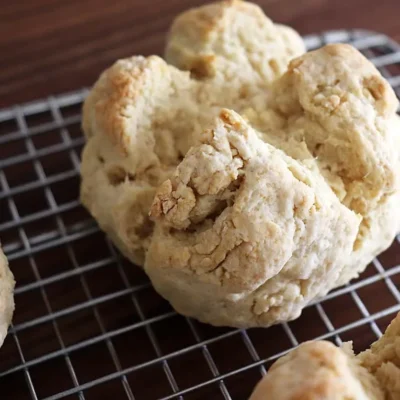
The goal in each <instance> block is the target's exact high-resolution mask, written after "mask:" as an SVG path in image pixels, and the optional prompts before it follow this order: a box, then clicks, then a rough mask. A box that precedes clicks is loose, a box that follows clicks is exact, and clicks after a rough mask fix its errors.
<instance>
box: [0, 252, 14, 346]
mask: <svg viewBox="0 0 400 400" xmlns="http://www.w3.org/2000/svg"><path fill="white" fill-rule="evenodd" d="M14 286H15V281H14V276H13V274H12V272H11V271H10V268H9V266H8V261H7V258H6V256H5V255H4V253H3V251H2V249H1V246H0V347H1V346H2V345H3V342H4V339H5V337H6V336H7V330H8V327H9V326H10V324H11V320H12V316H13V313H14Z"/></svg>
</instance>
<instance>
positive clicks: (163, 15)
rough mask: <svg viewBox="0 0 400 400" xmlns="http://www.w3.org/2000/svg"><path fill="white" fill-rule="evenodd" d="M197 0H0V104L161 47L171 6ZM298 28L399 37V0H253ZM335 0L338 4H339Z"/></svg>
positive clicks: (81, 82) (80, 83)
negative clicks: (352, 30)
mask: <svg viewBox="0 0 400 400" xmlns="http://www.w3.org/2000/svg"><path fill="white" fill-rule="evenodd" d="M202 3H204V1H201V0H147V1H145V0H114V1H110V0H84V1H79V0H72V1H62V0H35V1H28V0H16V1H8V2H6V1H4V2H2V6H1V7H0V54H1V57H0V107H4V106H9V105H12V104H15V103H21V102H25V101H29V100H33V99H36V98H40V97H45V96H48V95H50V94H57V93H62V92H65V91H72V90H75V89H79V88H81V87H85V86H90V85H91V84H92V83H93V82H94V81H95V80H96V78H97V76H98V74H99V73H100V72H101V71H102V70H103V69H104V68H105V67H107V66H108V65H110V64H111V63H112V62H113V61H114V60H116V59H117V58H121V57H126V56H130V55H132V54H144V55H149V54H152V53H155V54H161V53H162V48H163V43H164V38H165V33H166V31H167V30H168V26H169V25H170V23H171V21H172V19H173V18H174V16H175V15H177V14H178V13H179V12H181V11H183V10H185V9H187V8H189V7H191V6H197V5H200V4H202ZM257 3H259V4H260V5H261V6H262V7H263V8H264V10H265V12H266V13H267V15H269V16H270V17H271V18H272V19H273V20H275V21H278V22H281V23H285V24H289V25H291V26H292V27H293V28H295V29H297V30H298V31H299V32H300V33H301V34H303V35H304V34H308V33H315V32H320V31H322V30H327V29H338V28H365V29H370V30H375V31H380V32H383V33H386V34H388V35H390V36H391V37H393V38H395V39H397V40H400V23H399V22H398V17H399V11H400V1H399V0H381V1H373V0H370V1H369V0H347V1H344V0H337V1H332V0H258V1H257ZM339 4H341V5H339Z"/></svg>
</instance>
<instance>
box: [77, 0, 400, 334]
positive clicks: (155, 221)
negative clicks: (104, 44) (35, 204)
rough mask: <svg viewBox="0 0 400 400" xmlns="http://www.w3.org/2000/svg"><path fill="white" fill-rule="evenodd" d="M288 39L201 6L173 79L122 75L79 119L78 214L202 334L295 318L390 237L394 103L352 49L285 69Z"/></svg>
mask: <svg viewBox="0 0 400 400" xmlns="http://www.w3.org/2000/svg"><path fill="white" fill-rule="evenodd" d="M244 33H247V34H244ZM196 38H197V39H196ZM297 39H298V37H297V36H296V35H295V34H294V33H293V32H291V31H290V30H289V29H288V28H282V27H277V26H274V25H273V24H272V23H271V22H270V21H269V20H268V19H267V17H265V15H264V14H263V13H262V12H261V10H260V9H259V8H258V7H257V6H254V5H251V4H248V3H243V2H239V1H231V2H221V3H216V4H214V5H209V6H204V7H202V8H200V9H197V10H196V9H195V10H192V11H189V12H188V13H186V14H183V15H182V16H181V17H178V19H177V21H176V23H175V24H174V26H173V28H172V29H171V33H170V36H169V43H170V45H167V51H166V54H167V57H168V59H169V60H170V62H172V63H174V64H175V65H176V66H172V65H170V64H168V63H167V62H166V61H164V60H163V59H161V58H159V57H157V56H150V57H141V56H135V57H131V58H128V59H124V60H119V61H117V62H116V63H115V64H114V65H113V66H112V67H111V68H109V69H108V70H106V71H105V72H104V73H103V74H102V75H101V76H100V78H99V80H98V81H97V83H96V84H95V86H94V88H93V89H92V90H91V92H90V93H89V95H88V97H87V99H86V101H85V104H84V108H83V130H84V132H85V136H86V139H87V143H86V145H85V148H84V151H83V154H82V167H81V176H82V183H81V200H82V202H83V204H84V205H85V206H86V208H87V209H88V210H89V211H90V213H91V214H92V215H93V217H94V218H95V219H96V220H97V221H98V223H99V225H100V227H101V228H102V229H103V230H104V231H105V232H106V233H107V234H108V235H109V236H110V238H111V239H112V240H113V242H114V243H115V244H116V246H118V248H119V249H120V250H121V251H122V252H123V254H124V255H125V256H126V257H128V258H129V259H130V260H131V261H132V262H134V263H135V264H138V265H141V266H145V269H146V271H147V272H148V274H149V276H150V278H151V279H152V281H153V283H154V285H155V287H156V289H157V290H158V291H159V292H160V293H161V294H162V295H163V296H164V297H165V298H166V299H167V300H169V301H170V302H171V303H172V304H173V306H174V307H175V308H176V309H177V310H178V311H180V312H182V313H184V314H187V315H190V316H193V317H196V318H198V319H201V320H202V321H205V322H210V323H213V324H215V325H231V326H240V327H250V326H268V325H271V324H274V323H277V322H280V321H286V320H290V319H293V318H296V317H297V316H298V315H299V314H300V312H301V310H302V308H303V307H304V306H305V305H306V304H307V303H308V302H309V301H312V300H314V299H315V298H317V297H319V296H322V295H324V294H326V293H327V292H328V291H329V290H331V289H332V288H334V287H336V286H338V285H342V284H345V283H347V282H348V281H349V280H350V279H352V278H353V277H355V276H357V275H358V274H359V273H360V272H361V271H362V270H364V268H365V267H366V265H368V263H369V262H370V261H371V260H372V259H373V257H375V256H376V255H377V254H379V252H381V251H383V250H385V249H386V248H387V247H388V246H389V245H390V243H391V242H392V240H393V238H394V237H395V234H396V232H398V230H399V227H400V208H399V207H398V204H399V202H400V191H399V175H400V167H399V162H400V155H399V150H400V149H399V139H398V136H399V130H398V126H399V124H398V121H399V120H398V118H397V117H396V115H395V110H396V108H397V106H398V102H397V100H396V97H395V95H394V92H393V90H392V89H391V88H390V86H389V85H388V83H387V82H386V81H385V80H384V78H383V77H382V76H381V75H380V73H379V72H378V71H377V70H376V68H375V67H374V66H373V65H372V64H371V63H370V62H369V61H368V60H366V59H365V57H363V56H362V55H361V54H360V53H359V52H358V51H357V50H356V49H354V48H352V47H351V46H347V45H340V44H338V45H329V46H325V47H324V48H322V49H319V50H317V51H314V52H310V53H306V54H304V55H302V56H300V57H298V58H296V59H294V60H292V61H291V62H289V58H290V57H291V56H292V55H294V54H295V53H296V52H298V53H301V52H302V49H300V47H301V45H299V44H298V43H299V42H298V40H297ZM196 40H197V42H196ZM296 40H297V41H296ZM262 41H263V42H262ZM256 42H257V43H256ZM284 43H286V44H284ZM295 43H297V44H295ZM168 46H169V47H168ZM185 46H187V48H186V50H185ZM193 49H197V50H195V53H193V51H192V50H193ZM196 54H197V55H199V58H198V59H196V60H195V61H193V57H197V56H196ZM205 55H207V57H205ZM199 60H200V61H199ZM271 60H272V61H273V60H275V61H276V62H278V61H277V60H280V61H279V63H278V64H279V68H277V69H274V65H275V62H272V61H271ZM270 61H271V62H270ZM192 62H194V64H193V65H194V66H195V68H194V69H193V68H192V67H193V65H192ZM288 62H289V65H288V67H287V71H286V72H284V67H283V66H286V65H287V64H288ZM202 63H203V64H202ZM204 63H206V65H204ZM198 65H202V67H201V68H200V70H201V71H202V72H201V74H200V75H201V76H200V75H199V73H198V72H199V69H198V68H197V67H198ZM177 67H180V68H185V69H188V71H182V70H180V69H178V68H177ZM190 69H192V71H190ZM283 72H284V73H283ZM282 73H283V75H282V76H281V74H282ZM221 109H224V111H223V112H222V114H221ZM215 121H217V122H215ZM210 128H211V130H210ZM204 132H207V134H206V135H205V136H204ZM210 132H214V133H210ZM219 143H222V144H223V146H222V144H221V146H222V147H221V146H220V145H219ZM236 143H240V144H241V148H240V149H238V148H236V147H235V146H236ZM204 146H205V147H204ZM205 148H207V149H208V150H210V149H212V151H211V150H210V151H211V153H209V154H208V153H207V152H205V150H204V149H205ZM208 150H207V151H208ZM250 166H251V167H250ZM266 166H268V168H267V167H266ZM189 167H190V168H189ZM192 174H194V176H193V177H192ZM215 174H216V175H215ZM257 174H259V177H260V179H258V178H259V177H258V175H257ZM214 175H215V176H214ZM261 178H262V179H261ZM261 181H262V182H263V185H261V183H260V182H261ZM179 182H185V185H186V186H187V185H189V186H187V187H185V185H184V186H182V185H178V183H179ZM207 182H208V183H207ZM249 182H252V185H253V186H254V190H253V189H252V188H251V185H250V183H249ZM178 186H179V188H180V189H179V190H178V191H177V187H178ZM197 186H199V187H201V190H199V188H197ZM177 199H179V201H177ZM321 199H322V200H321ZM290 207H292V208H290ZM235 210H236V211H235ZM238 210H241V211H240V212H239V211H238ZM260 210H263V212H261V211H260ZM149 213H150V214H151V215H149ZM237 214H240V218H239V217H237V216H236V215H237ZM255 216H257V218H256V217H255ZM226 218H228V221H230V222H226V221H225V220H226ZM232 218H233V219H232ZM238 218H239V219H238ZM231 220H232V221H233V222H231ZM224 221H225V222H224ZM238 221H239V222H240V224H238V223H237V222H238ZM222 239H223V240H222ZM178 249H179V250H178Z"/></svg>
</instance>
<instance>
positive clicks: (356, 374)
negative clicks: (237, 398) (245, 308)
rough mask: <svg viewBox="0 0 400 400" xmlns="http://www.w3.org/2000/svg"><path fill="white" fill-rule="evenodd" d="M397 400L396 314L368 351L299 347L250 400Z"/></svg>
mask: <svg viewBox="0 0 400 400" xmlns="http://www.w3.org/2000/svg"><path fill="white" fill-rule="evenodd" d="M267 399H268V400H303V399H307V400H321V399H323V400H399V399H400V314H398V315H397V317H396V318H395V319H394V320H393V321H392V323H391V324H390V325H389V327H388V328H387V330H386V332H385V334H384V335H383V336H382V337H381V338H380V339H379V340H378V341H376V342H375V343H373V344H372V346H371V348H370V349H369V350H366V351H364V352H362V353H360V354H358V355H354V353H353V350H352V344H351V342H348V343H344V345H343V346H342V348H338V347H336V346H334V345H333V344H332V343H330V342H326V341H315V342H306V343H303V344H301V345H300V346H299V347H297V348H296V349H295V350H292V351H291V352H290V353H288V354H287V355H285V356H283V357H282V358H280V359H279V360H278V361H276V362H275V363H274V364H273V365H272V366H271V368H270V369H269V371H268V374H267V375H266V376H265V377H264V378H263V379H262V380H261V381H260V382H259V384H258V385H257V387H256V388H255V390H254V392H253V394H252V396H251V397H250V400H267Z"/></svg>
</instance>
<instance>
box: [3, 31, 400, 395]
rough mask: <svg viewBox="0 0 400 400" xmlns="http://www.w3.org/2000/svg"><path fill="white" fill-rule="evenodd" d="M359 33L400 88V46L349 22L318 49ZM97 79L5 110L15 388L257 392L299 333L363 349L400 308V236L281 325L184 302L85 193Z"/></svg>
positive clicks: (355, 40)
mask: <svg viewBox="0 0 400 400" xmlns="http://www.w3.org/2000/svg"><path fill="white" fill-rule="evenodd" d="M328 42H349V43H352V44H353V45H354V46H355V47H357V48H358V49H359V50H360V51H362V52H363V53H364V54H365V55H366V56H367V57H369V58H370V59H372V61H373V62H374V64H375V65H376V66H377V67H378V68H379V69H380V70H381V72H382V73H383V74H384V75H385V77H387V78H388V80H389V82H390V83H391V84H392V86H393V87H394V88H395V89H396V88H397V86H399V85H400V68H399V62H400V47H399V45H397V44H396V43H395V42H393V41H391V40H390V39H388V38H387V37H386V36H384V35H381V34H376V33H371V32H365V31H335V32H328V33H325V34H322V35H314V36H309V37H307V38H306V43H307V46H308V48H309V49H314V48H317V47H319V46H321V45H323V44H325V43H328ZM86 93H87V90H81V91H78V92H74V93H70V94H64V95H61V96H57V97H49V98H48V99H45V100H41V101H37V102H33V103H29V104H25V105H21V106H15V107H12V108H8V109H4V110H0V167H1V170H0V185H1V192H0V202H1V203H0V210H1V212H0V237H1V239H2V243H3V247H4V251H5V253H6V254H7V256H8V258H9V261H10V265H11V269H12V271H13V272H14V275H15V277H16V280H17V287H16V290H15V300H16V312H15V316H14V323H13V325H12V327H11V328H10V332H9V335H8V337H7V339H6V341H5V343H4V346H3V348H2V349H1V350H0V393H1V396H2V398H7V399H10V398H12V399H15V400H19V399H46V400H50V399H51V400H55V399H61V398H63V399H81V400H83V399H109V398H115V399H124V398H128V399H145V400H151V399H160V398H162V399H172V398H179V399H245V398H247V397H248V396H249V394H250V393H251V390H252V389H253V387H254V385H255V383H256V382H257V381H258V380H259V379H260V378H261V376H262V374H265V371H266V370H267V369H268V367H269V365H270V364H271V363H272V362H273V361H274V360H275V359H276V358H278V357H280V356H281V355H282V354H284V353H285V352H287V351H288V350H290V349H292V348H293V347H295V346H296V345H297V344H298V343H300V342H303V341H305V340H310V339H317V338H318V339H326V340H331V341H333V342H334V343H336V344H341V343H342V341H346V340H353V341H354V347H355V349H356V351H359V350H362V349H364V348H366V347H367V346H368V345H369V344H370V343H371V342H372V341H373V340H376V338H377V337H379V336H380V335H381V332H382V331H383V330H384V329H385V327H386V325H387V324H388V322H389V321H390V320H391V319H392V318H393V316H394V315H395V313H396V312H397V311H399V310H400V293H399V287H400V240H399V237H397V239H396V240H395V242H394V244H393V245H392V247H391V248H390V249H389V250H387V251H386V252H385V253H383V254H382V255H380V256H379V258H378V259H376V260H374V261H373V262H372V263H371V265H370V266H369V267H368V268H367V270H366V271H365V272H364V273H363V274H362V275H361V276H360V277H359V278H358V279H356V280H355V281H353V282H352V283H351V285H347V286H344V287H342V288H340V289H337V290H335V291H333V292H331V293H330V294H328V295H327V296H326V297H325V298H323V299H322V300H321V301H320V302H318V303H314V304H312V305H310V306H309V307H307V308H306V309H305V310H304V312H303V314H302V316H301V317H300V318H299V319H297V320H296V321H293V322H289V323H287V324H282V325H277V326H274V327H272V328H269V329H251V330H247V331H246V330H237V329H222V328H213V327H211V326H208V325H205V324H201V323H198V322H197V321H194V320H191V319H188V318H185V317H182V316H179V315H177V314H176V313H175V312H174V311H173V310H172V309H171V307H170V306H169V305H168V303H167V302H166V301H164V300H163V299H161V298H160V297H159V296H158V295H157V294H156V293H155V291H154V290H153V289H152V288H151V286H150V284H149V281H148V280H147V278H146V276H145V274H144V273H143V272H142V271H141V270H140V269H139V268H137V267H134V266H132V265H130V264H129V263H128V262H126V261H125V260H124V259H123V258H122V257H121V256H120V255H119V254H118V252H117V251H116V250H115V249H114V247H113V246H112V245H111V243H110V242H109V241H108V239H107V238H106V237H105V236H104V234H103V233H102V232H100V231H99V228H98V227H97V225H96V224H95V222H94V221H93V220H92V219H91V218H90V216H89V215H88V214H87V213H86V211H85V210H84V209H83V208H82V206H81V205H80V204H79V201H78V190H79V157H80V152H81V149H82V146H83V143H84V139H83V137H82V134H81V131H80V120H81V117H80V109H81V104H82V101H83V99H84V98H85V95H86Z"/></svg>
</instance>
